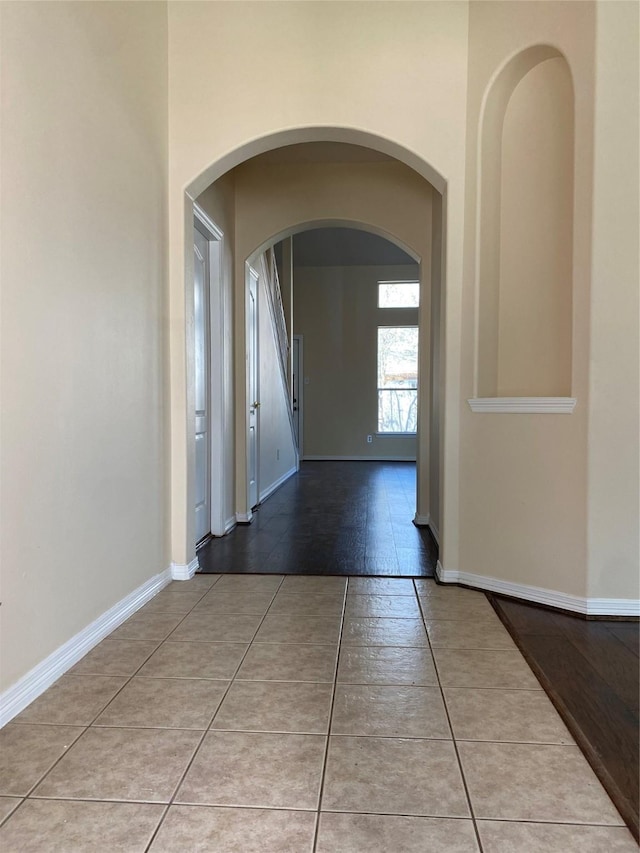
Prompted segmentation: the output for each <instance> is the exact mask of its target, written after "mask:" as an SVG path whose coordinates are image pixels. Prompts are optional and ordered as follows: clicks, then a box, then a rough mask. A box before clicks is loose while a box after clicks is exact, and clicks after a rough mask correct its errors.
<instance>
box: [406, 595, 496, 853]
mask: <svg viewBox="0 0 640 853" xmlns="http://www.w3.org/2000/svg"><path fill="white" fill-rule="evenodd" d="M413 585H414V588H415V590H416V598H417V599H418V607H419V608H420V613H421V614H422V621H423V624H424V630H425V633H426V635H427V642H428V643H429V650H430V652H431V657H432V658H433V665H434V668H435V671H436V678H437V679H438V687H439V688H440V697H441V698H442V704H443V706H444V712H445V714H446V717H447V723H448V724H449V728H450V729H451V742H452V744H453V749H454V752H455V754H456V759H457V761H458V769H459V771H460V778H461V779H462V785H463V787H464V792H465V796H466V798H467V803H468V805H469V811H470V812H471V820H472V822H473V831H474V833H475V837H476V843H477V845H478V850H479V851H480V853H482V851H483V850H484V848H483V846H482V840H481V838H480V831H479V829H478V823H477V819H476V815H475V812H474V809H473V803H472V802H471V795H470V793H469V786H468V785H467V780H466V777H465V775H464V769H463V767H462V761H461V760H460V753H459V751H458V744H457V742H456V736H455V733H454V730H453V725H452V723H451V717H450V715H449V707H448V705H447V700H446V698H445V695H444V689H443V687H442V682H441V681H440V671H439V669H438V663H437V661H436V657H435V655H434V654H433V647H432V646H431V638H430V636H429V632H428V630H427V620H426V617H425V614H424V610H423V609H422V602H421V600H420V596H419V595H418V588H417V586H416V583H415V581H414V584H413Z"/></svg>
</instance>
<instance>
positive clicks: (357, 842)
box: [316, 812, 478, 853]
mask: <svg viewBox="0 0 640 853" xmlns="http://www.w3.org/2000/svg"><path fill="white" fill-rule="evenodd" d="M392 850H394V851H397V853H427V851H434V853H435V851H443V853H444V851H446V853H478V845H477V842H476V835H475V832H474V830H473V822H472V821H470V820H449V819H447V818H430V817H401V816H398V815H373V814H336V813H331V812H323V813H322V814H321V815H320V827H319V831H318V844H317V847H316V851H317V853H337V851H340V853H363V851H366V853H389V851H392Z"/></svg>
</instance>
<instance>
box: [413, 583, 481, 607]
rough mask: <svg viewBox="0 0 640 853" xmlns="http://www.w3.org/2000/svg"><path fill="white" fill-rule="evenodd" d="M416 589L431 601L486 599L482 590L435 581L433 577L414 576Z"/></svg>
mask: <svg viewBox="0 0 640 853" xmlns="http://www.w3.org/2000/svg"><path fill="white" fill-rule="evenodd" d="M414 584H415V586H416V591H417V593H418V595H420V596H426V597H427V598H430V599H432V600H433V601H469V602H471V601H478V600H484V601H486V600H487V597H486V595H485V594H484V592H482V590H479V589H469V588H467V587H464V586H457V585H456V584H450V583H437V582H436V581H435V580H434V579H433V578H416V579H415V580H414Z"/></svg>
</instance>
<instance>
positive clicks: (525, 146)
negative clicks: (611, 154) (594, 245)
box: [486, 57, 574, 397]
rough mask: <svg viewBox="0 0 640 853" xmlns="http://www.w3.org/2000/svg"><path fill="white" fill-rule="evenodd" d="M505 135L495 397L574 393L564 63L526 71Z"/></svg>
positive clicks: (569, 99) (569, 127)
mask: <svg viewBox="0 0 640 853" xmlns="http://www.w3.org/2000/svg"><path fill="white" fill-rule="evenodd" d="M500 132H501V134H502V163H501V167H502V168H501V175H500V181H501V187H500V190H499V193H500V208H501V211H500V250H499V251H500V278H499V296H498V329H497V333H498V342H497V357H498V358H497V361H498V364H497V382H496V385H497V387H496V388H494V389H492V390H491V391H489V392H488V393H487V394H486V396H488V397H492V396H497V397H563V396H564V397H569V396H571V325H572V317H571V289H572V276H571V273H572V260H573V257H572V253H573V148H574V140H573V90H572V85H571V75H570V73H569V68H568V66H567V63H566V62H565V60H564V59H562V58H561V57H554V58H551V59H547V60H546V61H544V62H540V63H539V64H537V65H536V66H534V67H533V68H532V69H531V70H530V71H529V72H528V73H527V74H525V76H524V77H523V78H522V79H521V80H520V82H519V83H518V84H517V86H516V87H515V89H514V91H513V92H512V94H511V97H510V98H509V101H508V104H507V108H506V111H505V116H504V123H503V125H502V127H501V128H500ZM498 142H499V141H498V140H494V141H493V144H494V145H497V144H498Z"/></svg>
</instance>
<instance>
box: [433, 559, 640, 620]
mask: <svg viewBox="0 0 640 853" xmlns="http://www.w3.org/2000/svg"><path fill="white" fill-rule="evenodd" d="M436 575H437V578H438V580H439V581H441V582H442V583H463V584H466V585H467V586H471V587H474V588H476V589H482V590H486V591H487V592H497V593H499V594H501V595H509V596H512V597H513V598H520V599H522V600H523V601H531V602H533V603H534V604H546V605H548V606H549V607H558V608H560V609H561V610H570V611H572V612H573V613H581V614H583V615H584V616H640V601H636V600H635V599H632V598H583V597H582V596H579V595H570V594H569V593H566V592H558V591H557V590H553V589H545V588H544V587H539V586H529V585H528V584H521V583H511V582H510V581H503V580H499V579H498V578H492V577H485V576H484V575H476V574H473V573H471V572H460V571H458V570H457V569H445V568H443V566H442V564H441V563H440V561H439V560H438V564H437V566H436Z"/></svg>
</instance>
